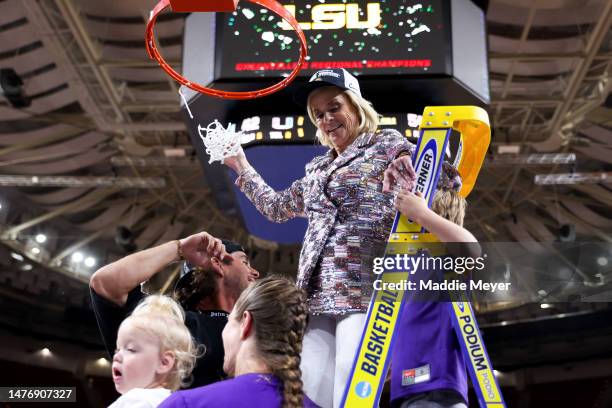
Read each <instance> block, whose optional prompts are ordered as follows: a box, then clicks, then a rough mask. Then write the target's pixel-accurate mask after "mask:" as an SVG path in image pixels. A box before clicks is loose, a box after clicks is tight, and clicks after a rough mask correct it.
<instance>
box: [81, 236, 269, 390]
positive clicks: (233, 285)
mask: <svg viewBox="0 0 612 408" xmlns="http://www.w3.org/2000/svg"><path fill="white" fill-rule="evenodd" d="M178 261H185V262H184V263H183V265H182V266H183V268H182V269H183V273H182V276H181V278H180V279H179V281H178V282H177V284H176V287H175V297H176V298H177V300H178V301H179V302H180V303H181V305H182V306H183V307H184V308H185V325H186V326H187V327H188V328H189V331H190V332H191V335H192V336H193V338H194V339H195V341H196V344H198V345H203V346H204V349H205V350H204V353H203V355H202V356H201V357H200V358H198V360H197V363H196V367H195V369H194V371H193V382H192V383H191V387H199V386H203V385H207V384H211V383H213V382H216V381H219V380H221V379H223V378H224V377H225V373H224V372H223V357H224V353H223V342H222V339H221V333H222V331H223V328H224V327H225V325H226V323H227V316H228V315H229V313H230V312H231V310H232V308H233V307H234V303H235V302H236V300H237V299H238V297H239V296H240V294H241V293H242V291H243V290H244V289H245V288H246V287H247V286H248V284H249V283H250V282H252V281H254V280H255V279H257V278H258V277H259V272H257V271H256V270H255V269H254V268H252V267H251V265H250V263H249V259H248V257H247V255H246V253H245V250H244V248H243V247H242V246H241V245H240V244H238V243H235V242H232V241H227V240H220V239H218V238H215V237H213V236H212V235H210V234H208V233H207V232H200V233H198V234H194V235H191V236H189V237H187V238H183V239H180V240H175V241H169V242H166V243H165V244H162V245H159V246H156V247H154V248H150V249H146V250H143V251H140V252H136V253H134V254H131V255H128V256H126V257H124V258H121V259H119V260H118V261H115V262H113V263H111V264H108V265H106V266H103V267H102V268H100V269H98V270H97V271H96V272H95V273H94V274H93V275H92V277H91V280H90V283H89V286H90V289H91V300H92V305H93V309H94V313H95V315H96V320H97V321H98V327H99V328H100V333H101V335H102V339H103V341H104V344H105V346H106V349H107V351H108V352H109V354H110V355H111V357H112V355H113V350H114V349H115V343H116V340H117V331H118V329H119V325H120V324H121V322H122V321H123V319H125V318H126V317H127V316H128V315H129V314H130V313H131V312H132V311H133V310H134V308H135V307H136V305H138V303H139V302H140V301H141V300H142V299H143V298H144V297H145V294H144V293H143V292H142V291H141V288H140V286H141V284H142V283H143V282H146V281H147V280H149V279H150V278H151V277H153V276H154V275H155V274H156V273H158V272H160V271H161V270H163V269H164V268H165V267H166V266H167V265H168V264H170V263H173V262H178Z"/></svg>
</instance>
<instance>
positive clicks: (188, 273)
mask: <svg viewBox="0 0 612 408" xmlns="http://www.w3.org/2000/svg"><path fill="white" fill-rule="evenodd" d="M221 242H222V243H223V245H225V251H226V252H227V253H228V254H231V253H234V252H244V253H246V250H245V249H244V247H243V246H242V245H240V244H239V243H237V242H234V241H229V240H227V239H222V240H221ZM198 269H199V267H198V266H197V265H192V264H191V263H189V262H187V261H183V265H181V276H180V277H179V279H178V281H176V285H174V290H175V291H178V290H180V289H182V288H184V287H187V286H189V285H191V280H192V273H193V272H194V271H197V270H198Z"/></svg>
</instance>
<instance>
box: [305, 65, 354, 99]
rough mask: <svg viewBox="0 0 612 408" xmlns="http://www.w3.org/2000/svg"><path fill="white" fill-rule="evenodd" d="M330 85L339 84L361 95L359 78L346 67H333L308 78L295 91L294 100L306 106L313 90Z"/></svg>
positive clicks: (339, 86) (346, 89) (340, 86)
mask: <svg viewBox="0 0 612 408" xmlns="http://www.w3.org/2000/svg"><path fill="white" fill-rule="evenodd" d="M330 85H333V86H337V87H338V88H340V89H344V90H345V91H352V92H353V93H355V94H357V95H359V96H361V90H360V89H359V81H357V78H355V77H354V76H353V75H352V74H351V73H350V72H348V71H347V70H346V69H344V68H332V69H322V70H320V71H317V72H315V73H314V75H313V76H311V77H310V79H309V80H308V83H306V84H304V85H302V87H300V88H299V89H298V90H297V91H295V93H294V94H293V100H294V101H295V103H297V104H298V105H300V106H302V107H304V108H305V107H306V104H307V103H308V95H310V93H311V92H312V91H314V90H315V89H318V88H321V87H324V86H330Z"/></svg>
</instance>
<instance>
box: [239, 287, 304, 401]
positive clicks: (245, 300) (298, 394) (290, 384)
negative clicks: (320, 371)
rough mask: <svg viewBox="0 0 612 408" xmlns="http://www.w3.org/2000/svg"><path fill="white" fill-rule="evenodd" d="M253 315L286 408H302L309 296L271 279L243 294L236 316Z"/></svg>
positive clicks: (257, 336) (261, 347) (258, 340)
mask: <svg viewBox="0 0 612 408" xmlns="http://www.w3.org/2000/svg"><path fill="white" fill-rule="evenodd" d="M245 311H249V312H251V315H252V316H253V326H254V329H255V339H256V343H257V348H258V351H259V353H260V356H261V357H262V358H263V360H264V361H265V362H266V364H267V365H268V366H269V367H270V369H271V370H272V373H273V374H274V375H276V376H277V377H279V378H280V380H281V381H282V392H283V408H289V407H291V408H293V407H295V408H297V407H302V401H303V397H304V393H303V391H302V371H301V370H300V353H301V352H302V339H303V338H304V331H305V330H306V324H307V322H308V310H307V306H306V294H305V293H304V291H302V290H301V289H298V288H297V287H296V286H295V284H294V283H293V282H291V281H289V280H288V279H286V278H282V277H278V276H277V277H274V276H269V277H267V278H265V279H261V280H259V281H257V282H255V283H254V284H252V285H251V286H249V287H248V288H247V289H245V290H244V292H242V294H241V295H240V297H239V298H238V300H237V301H236V305H235V306H234V314H235V316H237V318H238V319H242V315H243V314H244V312H245Z"/></svg>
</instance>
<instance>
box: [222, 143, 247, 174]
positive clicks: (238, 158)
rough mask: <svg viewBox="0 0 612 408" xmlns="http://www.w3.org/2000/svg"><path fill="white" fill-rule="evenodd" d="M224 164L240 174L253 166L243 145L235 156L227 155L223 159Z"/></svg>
mask: <svg viewBox="0 0 612 408" xmlns="http://www.w3.org/2000/svg"><path fill="white" fill-rule="evenodd" d="M223 164H225V165H227V166H228V167H229V168H231V169H232V170H234V171H235V172H236V174H238V175H240V174H241V173H242V172H243V171H244V170H246V169H247V168H249V167H251V164H250V163H249V161H248V160H247V158H246V155H245V154H244V150H242V147H241V148H240V149H238V153H237V154H236V155H235V156H229V157H226V158H225V159H224V160H223Z"/></svg>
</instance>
